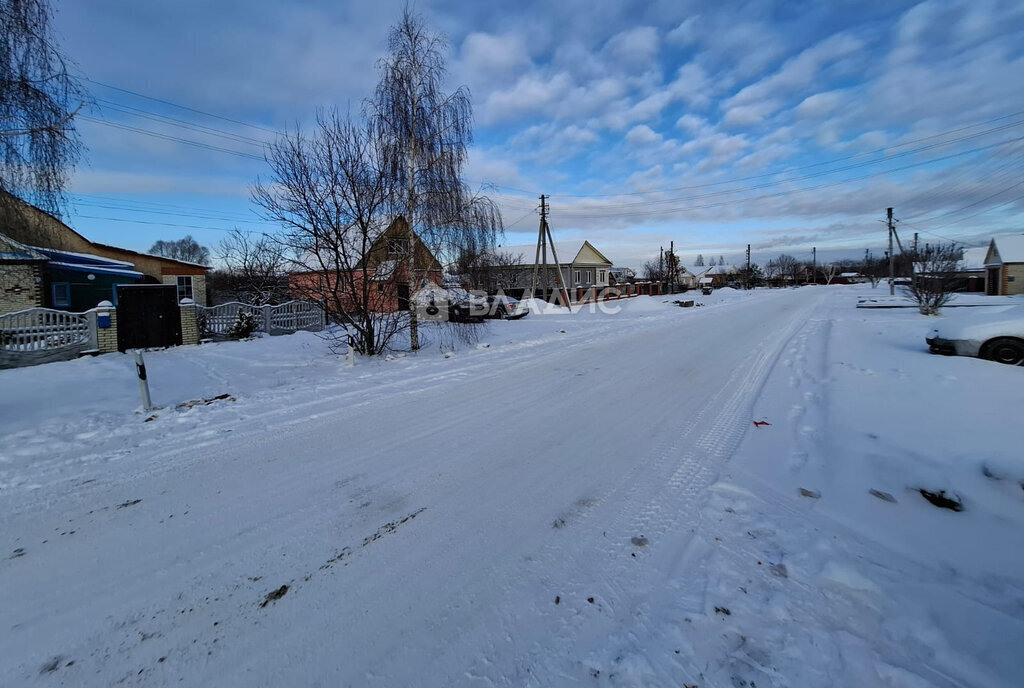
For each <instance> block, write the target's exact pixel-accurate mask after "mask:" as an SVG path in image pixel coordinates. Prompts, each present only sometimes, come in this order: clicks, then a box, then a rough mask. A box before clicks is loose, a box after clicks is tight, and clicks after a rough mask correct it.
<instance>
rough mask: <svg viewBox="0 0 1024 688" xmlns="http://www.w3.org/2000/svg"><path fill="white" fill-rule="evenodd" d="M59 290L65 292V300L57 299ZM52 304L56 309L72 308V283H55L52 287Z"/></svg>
mask: <svg viewBox="0 0 1024 688" xmlns="http://www.w3.org/2000/svg"><path fill="white" fill-rule="evenodd" d="M58 289H61V290H62V291H63V292H64V298H58V297H57V290H58ZM50 303H52V304H53V307H54V308H70V307H71V282H53V283H52V284H51V285H50Z"/></svg>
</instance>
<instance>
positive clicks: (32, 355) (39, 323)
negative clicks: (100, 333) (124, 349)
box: [0, 308, 96, 368]
mask: <svg viewBox="0 0 1024 688" xmlns="http://www.w3.org/2000/svg"><path fill="white" fill-rule="evenodd" d="M95 348H96V312H95V311H86V312H85V313H68V312H66V311H56V310H52V309H50V308H30V309H28V310H24V311H18V312H16V313H4V314H3V315H0V368H13V367H17V366H21V365H26V364H29V365H31V364H34V363H44V362H48V361H60V360H70V359H72V358H76V357H77V356H79V355H80V354H81V353H82V352H84V351H90V350H93V349H95Z"/></svg>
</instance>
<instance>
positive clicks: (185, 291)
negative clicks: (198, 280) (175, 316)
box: [175, 275, 195, 303]
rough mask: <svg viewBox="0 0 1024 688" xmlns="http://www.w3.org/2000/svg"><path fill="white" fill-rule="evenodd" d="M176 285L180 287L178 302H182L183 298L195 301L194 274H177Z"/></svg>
mask: <svg viewBox="0 0 1024 688" xmlns="http://www.w3.org/2000/svg"><path fill="white" fill-rule="evenodd" d="M175 277H176V280H175V285H176V286H177V288H178V303H181V301H182V299H192V300H193V301H195V296H194V294H195V283H194V282H193V281H192V275H176V276H175Z"/></svg>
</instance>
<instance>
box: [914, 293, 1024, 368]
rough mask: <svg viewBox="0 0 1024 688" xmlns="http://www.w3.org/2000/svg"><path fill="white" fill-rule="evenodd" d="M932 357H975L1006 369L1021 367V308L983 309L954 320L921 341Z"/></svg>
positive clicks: (1023, 311) (1023, 340) (1023, 334)
mask: <svg viewBox="0 0 1024 688" xmlns="http://www.w3.org/2000/svg"><path fill="white" fill-rule="evenodd" d="M925 342H927V344H928V348H929V349H930V350H931V352H932V353H936V354H947V355H950V356H978V357H979V358H985V359H988V360H990V361H997V362H999V363H1006V364H1008V365H1024V305H1020V306H1010V307H1008V308H998V307H985V308H984V309H983V310H981V311H980V312H975V313H970V314H968V315H965V316H962V317H954V318H950V319H949V320H947V321H945V322H943V323H941V324H940V325H939V326H938V327H936V328H934V329H932V331H931V332H929V333H928V336H927V337H925Z"/></svg>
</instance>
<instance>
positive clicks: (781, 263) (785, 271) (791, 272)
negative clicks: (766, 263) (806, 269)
mask: <svg viewBox="0 0 1024 688" xmlns="http://www.w3.org/2000/svg"><path fill="white" fill-rule="evenodd" d="M775 268H776V271H777V273H776V274H778V275H779V276H780V277H783V278H786V279H788V280H789V281H790V282H792V283H793V284H796V282H797V280H798V279H799V278H800V270H801V269H802V268H803V265H802V264H801V263H800V261H799V260H797V259H796V258H794V257H793V256H791V255H789V254H788V253H783V254H782V255H780V256H779V257H778V258H776V259H775Z"/></svg>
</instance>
